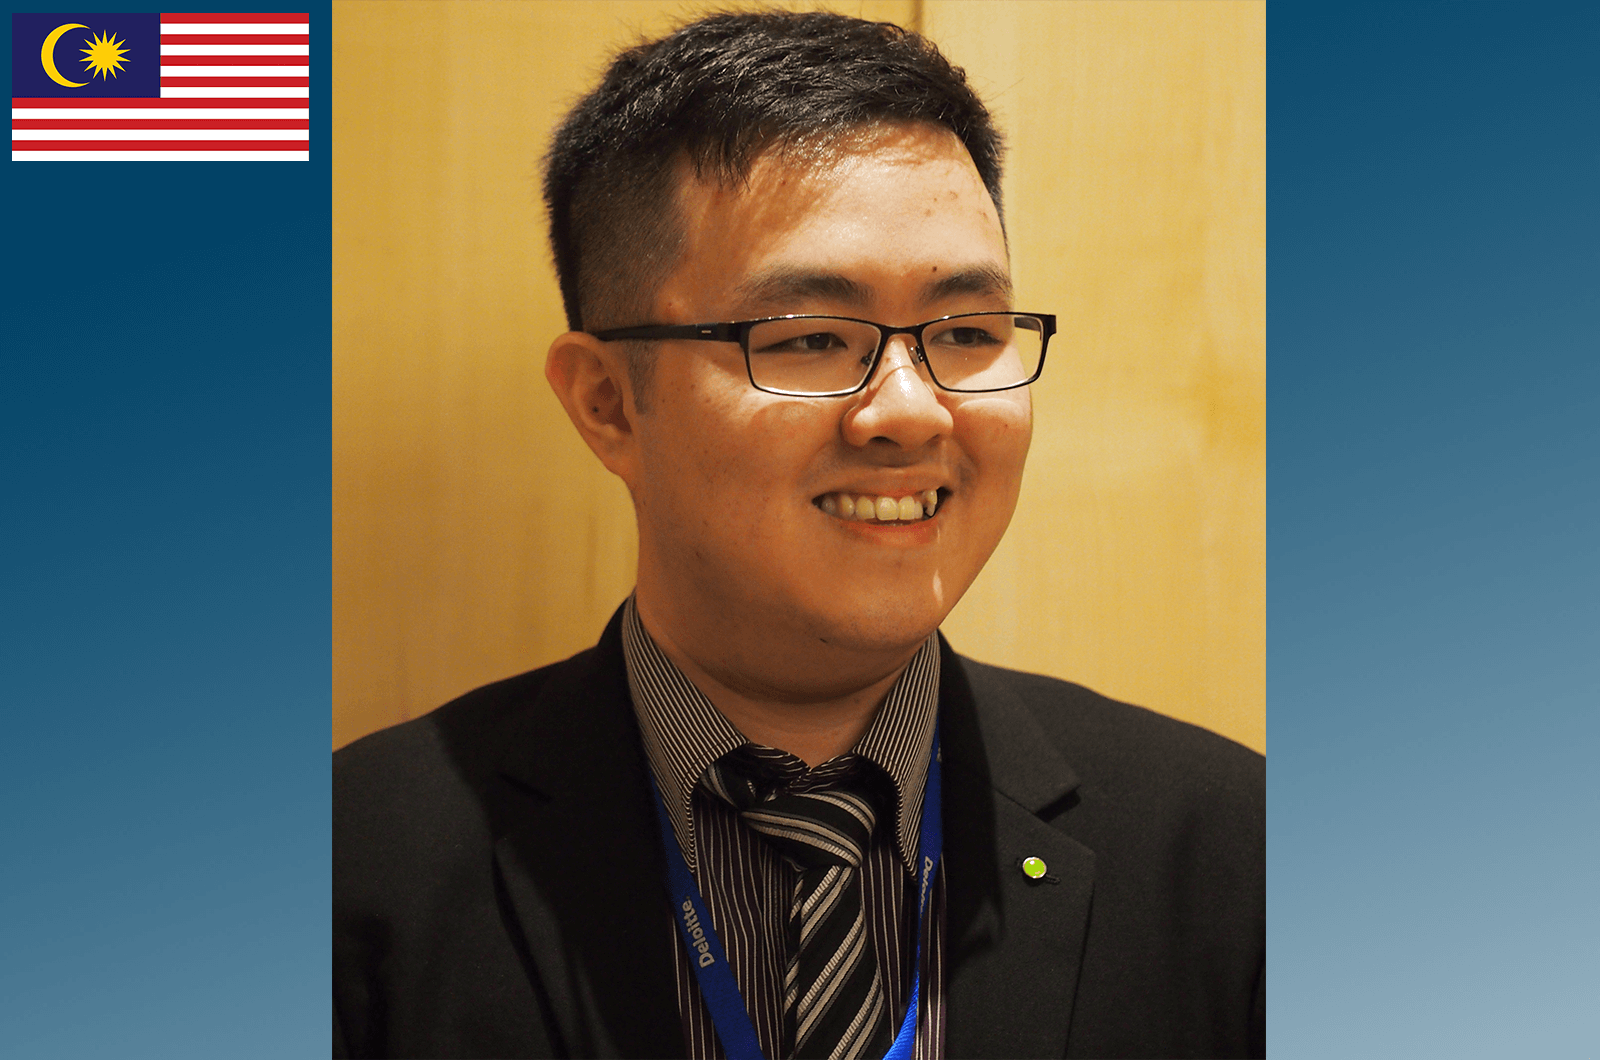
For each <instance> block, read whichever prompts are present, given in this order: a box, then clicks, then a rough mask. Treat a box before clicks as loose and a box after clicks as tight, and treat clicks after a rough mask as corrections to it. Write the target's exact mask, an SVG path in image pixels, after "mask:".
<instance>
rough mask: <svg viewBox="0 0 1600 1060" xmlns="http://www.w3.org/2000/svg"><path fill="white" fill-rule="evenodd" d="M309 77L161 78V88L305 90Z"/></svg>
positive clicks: (309, 81)
mask: <svg viewBox="0 0 1600 1060" xmlns="http://www.w3.org/2000/svg"><path fill="white" fill-rule="evenodd" d="M310 84H311V78H309V77H163V78H162V79H161V87H162V88H306V87H307V86H309V85H310Z"/></svg>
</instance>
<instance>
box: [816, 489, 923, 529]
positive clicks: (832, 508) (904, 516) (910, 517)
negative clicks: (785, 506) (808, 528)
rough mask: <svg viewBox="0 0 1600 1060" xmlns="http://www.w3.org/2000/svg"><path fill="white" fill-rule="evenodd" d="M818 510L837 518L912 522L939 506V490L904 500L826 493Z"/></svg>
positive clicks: (819, 500)
mask: <svg viewBox="0 0 1600 1060" xmlns="http://www.w3.org/2000/svg"><path fill="white" fill-rule="evenodd" d="M817 507H819V508H821V509H822V510H823V511H825V512H827V513H828V514H829V515H832V516H837V517H838V518H840V519H855V520H861V521H863V522H865V521H881V522H885V523H894V522H900V523H912V522H916V521H917V520H918V519H923V518H926V517H927V516H930V515H932V514H933V513H934V512H935V511H936V510H937V509H938V507H939V491H938V490H923V491H922V492H921V493H914V494H911V495H910V496H906V497H869V496H867V495H865V494H854V493H825V494H823V495H822V496H821V497H819V498H817Z"/></svg>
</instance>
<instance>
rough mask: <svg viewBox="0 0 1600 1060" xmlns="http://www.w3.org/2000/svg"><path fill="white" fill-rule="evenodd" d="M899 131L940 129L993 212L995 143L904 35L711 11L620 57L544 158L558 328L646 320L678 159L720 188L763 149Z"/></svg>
mask: <svg viewBox="0 0 1600 1060" xmlns="http://www.w3.org/2000/svg"><path fill="white" fill-rule="evenodd" d="M898 122H927V123H932V124H935V125H941V126H944V127H945V128H947V129H949V130H950V131H951V132H953V133H954V134H955V135H956V136H957V137H958V138H959V139H960V140H961V142H962V144H963V145H965V146H966V149H967V152H968V153H969V154H970V155H971V156H972V161H973V164H974V166H975V167H976V168H977V170H978V176H979V177H980V178H981V179H982V180H983V184H984V187H985V188H987V189H988V192H989V195H990V197H991V198H992V199H993V200H994V204H995V209H996V210H999V209H1000V156H1001V139H1000V134H999V132H998V131H997V130H996V129H995V126H994V122H993V120H992V119H991V118H990V116H989V111H988V109H987V108H986V107H984V105H983V102H982V101H981V100H979V99H978V96H977V94H976V93H974V92H973V91H972V89H971V88H970V87H969V86H968V84H967V79H966V75H965V74H964V73H963V72H962V70H961V69H960V68H959V67H956V66H952V65H951V64H950V62H949V61H948V60H947V59H945V57H944V56H943V55H941V54H940V53H939V49H938V48H936V47H935V46H934V45H933V43H932V42H931V41H929V40H928V39H927V38H925V37H923V36H921V35H919V34H917V33H913V32H910V31H909V30H905V29H902V28H900V27H899V26H896V25H893V24H891V23H887V22H867V21H864V20H862V19H857V18H850V17H848V16H845V15H837V14H833V13H831V12H826V11H807V12H784V11H760V12H724V13H718V14H713V15H710V16H707V17H705V18H701V19H699V20H697V21H694V22H690V23H687V24H685V25H683V26H680V27H679V28H678V29H677V30H675V31H674V32H672V33H670V34H668V35H667V36H665V37H663V38H661V39H660V40H656V41H645V42H642V43H640V44H637V45H635V46H634V47H631V48H628V49H627V50H625V51H623V52H622V53H621V54H619V55H618V56H617V57H616V58H615V59H614V60H613V61H612V63H611V66H610V68H609V69H608V70H607V71H606V74H605V77H604V79H603V80H602V81H601V82H600V85H599V87H598V88H596V89H595V90H594V91H593V92H591V93H589V94H588V95H587V96H585V97H584V98H583V99H581V100H580V101H579V102H578V104H577V105H576V106H574V107H573V109H572V111H571V112H570V113H569V114H568V115H567V117H566V120H565V121H563V122H562V123H561V126H560V127H559V128H558V129H557V130H556V133H555V136H554V138H553V139H552V141H551V145H550V151H549V153H548V155H546V157H545V172H544V196H545V205H546V206H547V207H548V209H549V212H550V243H551V246H552V249H553V251H554V254H555V265H556V274H557V277H558V278H559V280H560V283H561V298H562V302H563V304H564V306H565V308H566V314H567V326H568V327H570V328H571V329H572V330H574V331H579V330H585V329H587V330H591V331H593V330H598V329H600V328H606V327H621V326H627V325H633V324H644V323H651V321H645V320H643V319H634V318H635V317H636V316H639V315H640V314H642V313H645V312H648V308H649V305H650V303H651V301H652V300H653V298H654V295H655V292H656V290H657V289H658V288H659V286H660V284H661V283H662V282H663V281H664V280H665V279H666V276H667V274H668V273H669V272H670V271H671V269H672V267H673V265H674V264H675V263H676V261H677V255H678V249H679V247H680V245H681V241H682V230H681V222H680V220H679V218H678V217H677V213H676V210H675V208H674V196H675V193H676V188H677V186H676V183H675V180H676V175H677V174H678V173H679V172H681V171H682V169H681V167H682V165H683V163H684V162H685V161H687V163H688V164H689V165H690V166H692V167H693V172H694V174H695V175H696V177H698V178H702V179H705V178H712V179H716V180H718V181H721V182H724V183H730V184H731V183H736V182H739V181H742V180H744V179H745V178H746V177H748V175H749V172H750V167H751V166H752V165H753V164H754V162H755V161H756V159H757V158H758V157H759V156H760V155H761V154H762V153H764V152H765V151H767V150H768V149H770V148H774V147H777V148H783V149H790V148H798V147H808V146H813V145H820V146H826V145H827V144H830V143H834V142H837V141H839V140H840V139H842V138H844V137H847V136H849V135H850V134H852V133H857V132H859V131H861V130H862V129H864V128H871V127H872V126H874V125H879V124H886V123H898ZM641 370H644V371H647V369H641ZM642 381H643V380H642V379H640V378H638V377H636V378H635V383H636V388H637V384H638V383H639V382H642Z"/></svg>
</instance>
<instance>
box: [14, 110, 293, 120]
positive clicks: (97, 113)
mask: <svg viewBox="0 0 1600 1060" xmlns="http://www.w3.org/2000/svg"><path fill="white" fill-rule="evenodd" d="M310 116H311V111H309V110H307V109H306V108H304V107H260V108H250V107H174V108H172V109H171V110H156V109H153V108H152V109H148V110H147V109H145V108H143V107H138V108H134V107H129V108H127V109H126V110H121V109H117V110H112V109H108V108H105V107H94V108H89V107H85V108H83V109H81V110H80V109H77V108H74V107H13V108H11V117H12V118H13V119H18V118H29V119H32V120H33V121H66V120H71V121H105V120H107V119H110V118H128V119H133V120H136V121H167V120H169V119H178V118H205V119H208V120H211V121H232V120H234V119H238V118H298V119H300V120H302V121H305V120H309V118H310Z"/></svg>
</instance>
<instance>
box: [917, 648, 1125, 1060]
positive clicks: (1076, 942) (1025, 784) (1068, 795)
mask: <svg viewBox="0 0 1600 1060" xmlns="http://www.w3.org/2000/svg"><path fill="white" fill-rule="evenodd" d="M941 647H942V649H943V658H942V666H941V681H940V686H941V687H940V718H941V725H942V727H943V728H942V731H943V745H944V760H945V776H946V780H945V794H944V817H945V835H946V838H945V871H946V879H947V882H948V887H949V898H948V903H947V905H948V912H947V917H946V927H945V954H946V967H947V969H948V972H947V977H946V996H947V1005H948V1008H947V1014H948V1020H949V1022H948V1023H947V1026H948V1028H949V1030H948V1033H947V1040H946V1051H947V1054H948V1055H950V1056H960V1057H985V1056H994V1057H1021V1056H1062V1055H1064V1054H1065V1052H1066V1047H1067V1030H1068V1026H1069V1024H1070V1022H1071V1016H1072V1004H1073V998H1074V996H1075V994H1076V992H1077V985H1078V973H1079V969H1080V965H1081V961H1082V955H1083V943H1084V936H1085V932H1086V930H1087V927H1088V916H1089V905H1090V899H1091V896H1092V893H1093V883H1094V854H1093V852H1091V851H1090V850H1089V849H1088V848H1086V847H1084V846H1083V845H1082V844H1081V843H1078V842H1077V841H1076V840H1074V839H1071V838H1069V837H1068V836H1066V835H1065V834H1063V833H1061V832H1059V831H1057V830H1056V829H1055V828H1053V827H1051V825H1050V824H1049V823H1047V821H1046V820H1045V819H1042V818H1041V816H1040V815H1041V814H1044V813H1047V812H1049V811H1056V812H1059V811H1061V810H1063V809H1065V808H1067V807H1069V806H1070V805H1071V802H1072V800H1073V799H1074V798H1075V796H1074V795H1073V794H1072V792H1073V789H1074V788H1075V787H1076V786H1077V777H1076V776H1075V775H1074V774H1073V772H1072V769H1071V767H1069V766H1068V765H1067V764H1066V763H1065V762H1064V761H1063V760H1062V759H1061V757H1060V756H1059V755H1058V754H1057V753H1056V751H1055V749H1054V747H1053V746H1052V745H1051V743H1050V742H1049V740H1048V739H1047V738H1046V736H1045V734H1044V732H1043V731H1042V730H1041V729H1040V727H1039V725H1038V723H1037V722H1036V721H1035V720H1034V719H1033V717H1032V716H1031V715H1030V714H1029V713H1028V710H1027V707H1026V706H1025V705H1024V704H1023V703H1022V702H1020V701H1019V700H1018V699H1017V698H1016V696H1015V695H1014V694H1013V693H1011V692H1010V691H1009V690H1008V689H1006V688H1004V687H1000V686H992V685H991V686H986V687H983V688H981V689H978V690H976V691H975V690H974V688H973V686H972V684H971V683H970V681H969V679H968V674H967V671H966V669H965V668H964V667H963V666H962V664H961V662H960V660H959V659H957V657H956V656H955V654H954V653H953V652H951V651H950V648H949V645H948V644H944V643H943V638H941ZM1026 857H1037V858H1040V859H1041V860H1043V861H1044V862H1045V865H1046V867H1047V872H1048V876H1049V877H1050V879H1048V880H1043V881H1032V880H1029V879H1028V878H1027V877H1026V876H1025V875H1024V874H1023V872H1022V869H1021V865H1020V863H1021V860H1022V859H1023V858H1026Z"/></svg>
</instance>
